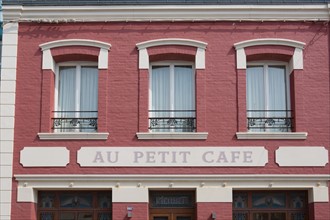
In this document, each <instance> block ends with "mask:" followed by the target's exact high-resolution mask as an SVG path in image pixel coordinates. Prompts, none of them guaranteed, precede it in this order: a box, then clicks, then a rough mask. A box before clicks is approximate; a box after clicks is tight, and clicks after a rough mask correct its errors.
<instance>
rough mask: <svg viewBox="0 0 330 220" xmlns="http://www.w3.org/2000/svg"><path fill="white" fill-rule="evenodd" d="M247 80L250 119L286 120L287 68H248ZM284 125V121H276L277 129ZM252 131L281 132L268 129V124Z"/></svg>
mask: <svg viewBox="0 0 330 220" xmlns="http://www.w3.org/2000/svg"><path fill="white" fill-rule="evenodd" d="M246 80H247V86H246V94H247V111H248V112H247V115H248V117H257V118H258V117H260V118H263V117H264V118H281V117H282V118H284V117H287V116H288V115H287V112H286V110H287V94H288V92H287V91H286V74H285V67H283V66H268V65H265V66H251V67H248V68H247V73H246ZM275 121H276V120H275ZM281 123H282V124H281ZM283 125H284V121H282V122H279V121H276V125H275V126H276V127H278V126H283ZM257 126H260V124H259V125H257ZM269 128H270V127H269ZM251 130H253V131H267V130H269V131H280V130H281V129H267V124H265V127H264V128H260V129H256V128H253V127H252V129H251Z"/></svg>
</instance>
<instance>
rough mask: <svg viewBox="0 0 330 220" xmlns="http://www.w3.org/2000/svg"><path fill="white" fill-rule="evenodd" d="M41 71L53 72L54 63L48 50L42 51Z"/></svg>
mask: <svg viewBox="0 0 330 220" xmlns="http://www.w3.org/2000/svg"><path fill="white" fill-rule="evenodd" d="M42 69H43V70H52V71H53V72H55V61H54V59H53V56H52V53H51V51H50V49H46V50H44V51H42Z"/></svg>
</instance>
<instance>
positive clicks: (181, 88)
mask: <svg viewBox="0 0 330 220" xmlns="http://www.w3.org/2000/svg"><path fill="white" fill-rule="evenodd" d="M174 93H175V97H174V109H175V110H184V111H182V112H177V113H175V114H176V116H177V117H194V116H195V112H194V111H190V110H195V80H194V74H193V72H192V68H191V66H175V68H174Z"/></svg>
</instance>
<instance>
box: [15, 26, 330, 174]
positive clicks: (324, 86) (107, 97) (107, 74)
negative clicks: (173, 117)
mask: <svg viewBox="0 0 330 220" xmlns="http://www.w3.org/2000/svg"><path fill="white" fill-rule="evenodd" d="M82 26H83V27H84V28H81V27H82ZM327 33H328V31H327V26H324V24H323V23H318V22H313V23H307V22H306V23H304V22H301V23H299V22H297V23H295V22H289V23H284V22H265V23H254V22H251V23H249V22H241V23H239V22H212V23H198V22H197V23H87V24H70V23H68V24H40V23H38V24H33V23H32V24H31V23H21V24H20V26H19V43H18V51H19V52H18V68H17V95H16V103H17V106H16V118H15V121H16V124H15V143H14V144H15V158H14V160H15V162H14V173H15V174H16V173H20V174H24V173H30V174H31V173H35V174H38V173H41V174H42V173H48V172H52V173H54V174H60V173H104V172H106V173H177V172H178V171H179V172H180V173H187V174H188V173H208V174H213V173H217V174H221V173H225V174H229V173H230V174H233V173H245V174H249V173H260V174H261V173H264V174H269V173H272V174H292V173H297V174H302V173H314V174H316V173H318V174H325V173H328V172H329V171H328V170H329V165H327V166H326V167H325V168H280V169H279V168H278V166H277V165H276V164H275V162H274V154H275V153H274V152H275V150H276V149H277V148H278V147H279V146H325V147H327V148H328V147H329V135H328V134H329V101H328V100H329V96H328V94H329V65H328V63H329V54H328V36H327ZM173 37H177V38H186V39H193V40H200V41H204V42H206V43H208V45H207V49H206V68H205V70H199V71H201V72H200V73H198V77H199V78H198V79H197V83H196V84H197V88H196V90H197V93H198V98H199V100H197V104H198V106H197V109H201V111H204V112H202V113H201V112H198V113H197V114H198V116H199V119H198V120H200V121H198V126H199V127H198V128H197V129H198V131H207V132H209V136H208V138H207V140H205V141H201V140H182V141H180V142H178V141H175V140H155V141H151V140H137V138H136V132H138V131H146V130H147V128H146V126H147V122H139V121H138V118H139V114H140V115H141V114H142V115H145V116H144V117H146V116H147V115H146V113H147V110H148V109H147V103H145V101H143V100H147V99H146V96H147V95H148V94H147V91H148V89H147V88H145V87H146V86H148V81H147V78H145V77H147V73H144V70H140V71H139V69H138V51H137V49H136V46H135V45H136V43H139V42H143V41H147V40H153V39H160V38H173ZM273 37H277V38H286V39H292V40H297V41H302V42H305V43H306V47H305V49H304V70H302V71H299V72H298V73H294V74H295V90H296V91H297V93H296V94H295V95H296V96H299V103H297V105H296V106H295V107H296V110H297V111H296V112H297V116H298V119H297V120H299V125H300V128H301V127H303V129H300V128H297V129H299V131H306V132H308V138H307V140H275V141H274V140H237V139H236V136H235V133H236V132H237V131H238V130H240V131H242V130H243V129H245V128H244V124H245V123H246V122H242V124H241V121H245V118H239V114H238V113H239V112H238V109H239V111H243V112H245V111H244V108H245V107H244V106H242V105H241V103H244V99H245V96H244V91H245V85H244V82H245V81H244V80H241V79H240V78H241V77H242V73H241V72H240V71H237V70H236V54H235V49H234V47H233V45H234V43H237V42H240V41H243V40H249V39H256V38H273ZM74 38H80V39H92V40H99V41H103V42H107V43H110V44H111V45H112V47H111V49H110V52H109V69H108V70H102V71H104V74H103V73H102V80H100V83H101V84H100V88H99V94H100V99H101V100H102V102H100V105H101V107H102V109H105V110H104V111H106V112H103V113H102V117H100V119H99V123H100V125H101V127H100V128H102V131H107V132H109V133H110V135H109V138H108V140H106V141H95V140H94V141H74V140H72V141H56V142H54V141H40V140H39V138H38V136H37V133H38V132H40V131H44V129H45V128H48V130H49V126H50V124H49V121H48V120H47V117H43V118H41V115H42V114H41V113H42V112H44V111H45V107H44V106H43V105H46V106H50V108H51V109H52V106H53V104H52V102H53V97H52V96H53V94H52V90H53V88H52V87H51V88H49V87H48V86H47V85H48V84H47V85H43V83H44V82H47V83H50V84H49V85H51V84H52V83H53V79H52V78H49V77H50V76H49V74H51V73H48V72H47V73H43V71H42V69H41V63H42V60H41V59H42V54H41V50H40V48H39V45H40V44H42V43H46V42H50V41H54V40H62V39H74ZM280 49H282V50H284V49H283V48H280ZM158 50H159V51H161V49H158ZM190 50H191V49H190V48H185V47H183V48H181V49H180V48H179V49H175V48H174V49H173V48H170V51H172V52H173V53H175V51H179V52H181V53H183V52H182V51H186V53H187V54H189V53H191V51H190ZM255 50H258V48H256V49H255ZM81 51H83V49H81ZM155 51H157V48H156V49H153V50H150V52H151V53H152V54H153V53H156V52H155ZM252 52H253V50H252ZM252 52H251V53H252ZM291 52H292V51H287V53H288V54H289V53H291ZM57 53H59V52H58V51H57ZM91 53H92V54H94V53H95V52H93V51H92V52H91ZM95 55H96V54H95ZM145 75H146V76H145ZM139 77H140V83H141V84H139ZM43 78H46V81H43ZM244 78H245V77H243V79H244ZM141 87H142V88H141ZM238 91H241V92H239V93H238ZM242 91H243V96H244V97H238V94H241V93H242ZM45 94H46V97H47V96H48V95H50V96H51V97H49V98H48V99H47V102H48V103H44V102H45V97H42V96H43V95H44V96H45ZM141 97H142V98H141ZM240 100H242V101H240ZM48 108H49V107H48ZM241 108H242V110H241ZM46 109H47V107H46ZM51 109H50V110H51ZM140 118H141V117H140ZM142 118H143V117H142ZM41 119H42V120H41ZM178 143H179V145H180V146H265V147H266V148H267V149H268V151H269V163H268V164H267V165H266V167H264V168H260V169H257V170H256V168H225V169H224V168H221V167H219V168H211V169H210V168H199V169H191V168H180V169H179V170H178V169H177V168H175V169H173V168H156V169H155V168H115V169H113V168H80V167H79V165H78V164H76V163H75V162H74V161H76V151H77V150H79V148H80V147H81V146H177V145H178ZM24 146H66V147H67V148H68V149H70V151H71V158H70V161H71V163H70V164H69V165H68V166H67V167H66V168H38V169H31V168H30V169H29V168H23V167H22V166H21V165H20V164H19V152H20V150H21V149H22V148H23V147H24Z"/></svg>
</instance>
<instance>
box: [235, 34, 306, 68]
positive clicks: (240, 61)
mask: <svg viewBox="0 0 330 220" xmlns="http://www.w3.org/2000/svg"><path fill="white" fill-rule="evenodd" d="M263 45H280V46H288V47H293V48H295V51H294V54H293V56H292V59H291V60H290V62H289V71H290V72H289V73H291V72H292V70H295V69H304V65H303V60H304V59H303V51H302V50H303V49H304V47H305V45H306V44H305V43H303V42H300V41H295V40H290V39H282V38H260V39H252V40H246V41H241V42H238V43H235V44H234V47H235V49H236V68H237V69H246V63H247V61H246V54H245V48H246V47H252V46H263Z"/></svg>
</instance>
